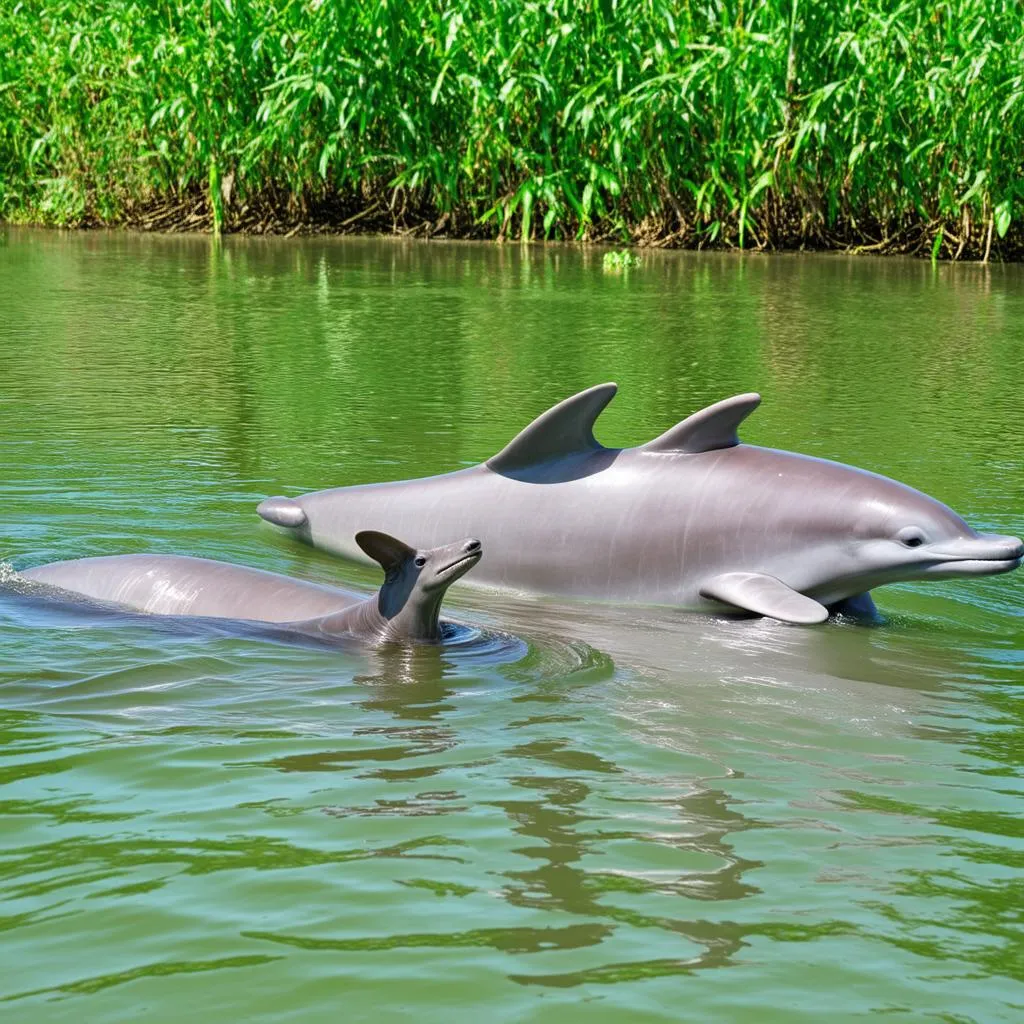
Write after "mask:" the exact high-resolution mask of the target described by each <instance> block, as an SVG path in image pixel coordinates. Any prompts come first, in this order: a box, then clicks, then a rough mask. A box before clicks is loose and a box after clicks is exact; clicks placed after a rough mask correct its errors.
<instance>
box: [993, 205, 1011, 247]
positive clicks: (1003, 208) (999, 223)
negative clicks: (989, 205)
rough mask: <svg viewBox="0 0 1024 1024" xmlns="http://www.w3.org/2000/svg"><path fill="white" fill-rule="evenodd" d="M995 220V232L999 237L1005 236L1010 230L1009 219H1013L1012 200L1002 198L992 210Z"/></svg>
mask: <svg viewBox="0 0 1024 1024" xmlns="http://www.w3.org/2000/svg"><path fill="white" fill-rule="evenodd" d="M993 213H994V216H995V222H996V232H997V234H998V235H999V237H1000V238H1004V237H1005V236H1006V232H1007V231H1009V230H1010V221H1012V220H1013V200H1011V199H1004V200H1003V201H1002V202H1001V203H999V205H998V206H996V208H995V210H994V211H993Z"/></svg>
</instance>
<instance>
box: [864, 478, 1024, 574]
mask: <svg viewBox="0 0 1024 1024" xmlns="http://www.w3.org/2000/svg"><path fill="white" fill-rule="evenodd" d="M856 516H857V519H856V522H855V524H854V529H853V531H852V541H853V543H852V545H851V546H852V550H853V554H854V557H855V558H856V560H857V561H858V562H859V563H860V571H861V572H862V573H863V574H864V575H865V576H866V577H869V578H870V577H871V576H872V575H875V574H878V575H879V576H880V577H881V580H880V581H881V582H892V581H894V580H916V579H951V578H954V577H957V576H993V575H996V574H997V573H1003V572H1010V571H1011V570H1012V569H1016V568H1017V567H1018V566H1019V565H1020V564H1021V556H1022V555H1024V543H1022V542H1021V540H1020V538H1019V537H1008V536H1003V535H1001V534H985V533H979V532H978V531H977V530H975V529H973V528H972V527H971V526H969V525H968V524H967V523H966V522H965V521H964V520H963V519H962V518H961V517H960V516H958V515H957V514H956V513H955V512H954V511H953V510H952V509H951V508H949V507H948V506H946V505H944V504H942V502H940V501H936V499H934V498H932V497H929V496H928V495H927V494H922V493H921V492H920V491H916V490H914V489H913V488H912V487H907V486H905V485H904V484H900V483H897V482H896V481H893V480H887V479H885V478H884V477H873V485H872V486H870V487H869V488H868V493H866V494H864V495H863V496H862V497H861V498H860V500H858V501H857V503H856Z"/></svg>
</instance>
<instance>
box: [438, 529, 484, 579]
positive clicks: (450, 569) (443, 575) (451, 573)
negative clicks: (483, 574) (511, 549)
mask: <svg viewBox="0 0 1024 1024" xmlns="http://www.w3.org/2000/svg"><path fill="white" fill-rule="evenodd" d="M462 552H463V553H462V554H460V555H459V556H458V558H456V559H455V560H454V561H451V562H449V563H448V564H447V565H445V566H443V567H442V568H440V569H438V570H437V575H436V576H435V577H434V578H435V579H437V580H439V581H442V582H444V583H452V582H454V581H455V580H457V579H458V578H459V577H460V576H465V575H466V573H467V572H469V570H470V569H472V568H473V566H474V565H476V563H477V562H479V561H480V558H481V556H482V555H483V553H484V552H483V548H482V547H481V545H480V541H478V540H475V539H474V540H468V541H466V543H465V545H464V546H463V549H462Z"/></svg>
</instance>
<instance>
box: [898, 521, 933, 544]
mask: <svg viewBox="0 0 1024 1024" xmlns="http://www.w3.org/2000/svg"><path fill="white" fill-rule="evenodd" d="M896 539H897V540H898V541H899V542H900V543H901V544H903V545H904V546H906V547H908V548H919V547H920V546H921V545H922V544H924V543H925V541H926V540H927V539H928V538H927V537H925V535H924V531H923V530H921V529H919V528H918V527H916V526H904V527H903V529H902V530H900V532H899V533H897V534H896Z"/></svg>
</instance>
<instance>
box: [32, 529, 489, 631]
mask: <svg viewBox="0 0 1024 1024" xmlns="http://www.w3.org/2000/svg"><path fill="white" fill-rule="evenodd" d="M354 539H355V543H356V544H357V545H358V546H359V548H360V550H362V551H363V552H365V554H366V555H367V556H368V557H369V558H372V559H374V560H375V561H377V562H379V563H380V565H381V567H382V568H383V569H384V574H385V579H384V584H383V586H382V587H381V588H380V590H379V591H378V593H376V594H374V595H373V596H372V597H370V598H367V599H365V600H363V599H361V598H359V597H358V596H356V595H353V594H348V593H346V592H345V591H343V590H338V589H336V588H334V587H328V586H323V585H321V584H317V583H305V582H302V581H300V580H293V579H290V578H289V577H288V576H281V575H280V574H278V573H274V572H265V571H264V570H262V569H250V568H247V567H246V566H243V565H233V564H231V563H230V562H215V561H211V560H210V559H206V558H191V557H188V556H186V555H110V556H106V557H102V556H101V557H97V558H79V559H74V560H73V561H68V562H52V563H50V564H49V565H40V566H37V567H36V568H34V569H26V570H25V571H23V572H22V573H20V575H21V576H23V577H25V578H26V579H29V580H34V581H36V582H38V583H41V584H46V585H47V586H49V587H56V588H58V589H59V590H61V591H69V592H71V593H73V594H76V595H81V596H84V597H87V598H90V599H92V600H95V601H103V602H108V603H112V604H116V605H119V606H121V607H124V608H131V609H134V610H135V611H140V612H147V613H150V614H154V615H194V616H199V617H212V618H221V619H245V620H250V621H257V622H272V623H277V624H279V625H280V626H282V627H283V628H285V629H286V630H290V631H295V632H300V633H307V634H311V635H314V636H327V637H342V636H344V637H359V638H362V639H365V640H373V641H385V640H427V641H436V640H438V639H440V635H441V634H440V625H439V621H438V616H439V613H440V609H441V601H442V599H443V598H444V595H445V591H447V589H448V587H449V586H450V585H451V584H452V583H454V582H455V581H456V580H457V579H459V578H460V577H461V576H464V575H465V574H466V573H467V572H469V570H470V569H472V568H473V566H474V565H476V564H477V562H479V561H480V556H481V553H482V549H481V546H480V541H478V540H472V539H470V540H463V541H459V542H457V543H455V544H447V545H444V546H443V547H435V548H431V549H429V550H421V551H417V550H416V549H415V548H411V547H409V546H408V545H407V544H404V543H403V542H402V541H400V540H396V539H395V538H394V537H390V536H388V535H387V534H386V533H378V532H376V531H375V530H363V531H360V532H359V533H357V534H356V535H355V538H354Z"/></svg>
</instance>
